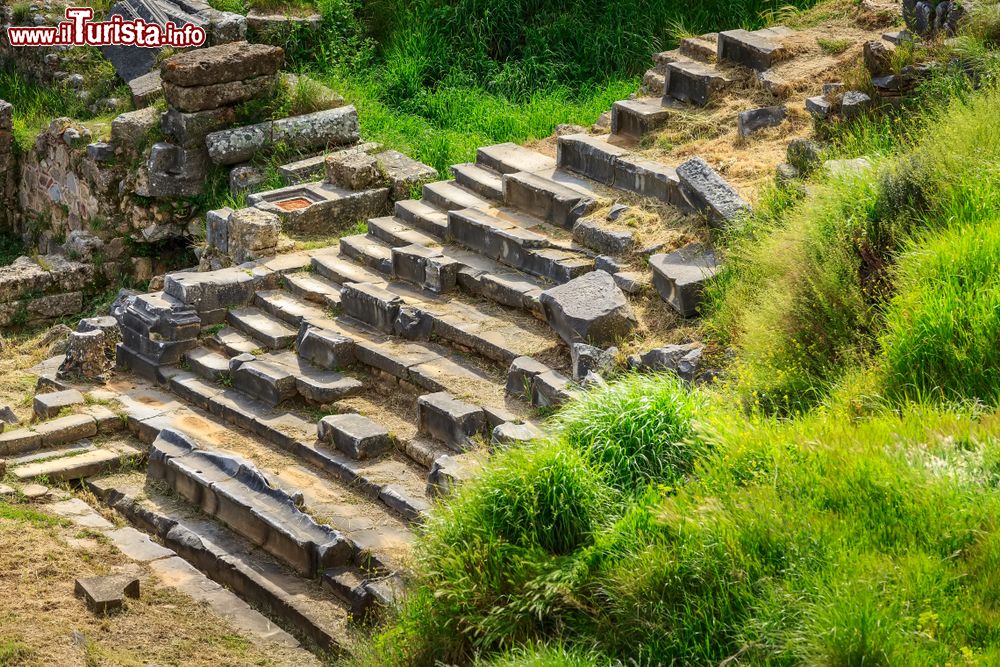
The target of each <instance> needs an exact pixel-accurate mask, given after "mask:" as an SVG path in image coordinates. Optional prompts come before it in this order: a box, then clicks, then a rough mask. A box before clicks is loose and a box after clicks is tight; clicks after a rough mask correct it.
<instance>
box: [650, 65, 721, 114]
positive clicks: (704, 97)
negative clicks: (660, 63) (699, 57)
mask: <svg viewBox="0 0 1000 667" xmlns="http://www.w3.org/2000/svg"><path fill="white" fill-rule="evenodd" d="M731 84H732V79H730V78H729V77H728V76H726V75H725V74H723V73H722V72H720V71H719V70H717V69H715V68H714V67H712V66H711V65H706V64H705V63H700V62H696V61H693V60H688V61H684V60H678V61H674V62H671V63H667V74H666V91H665V92H664V98H668V97H669V98H673V99H675V100H679V101H681V102H689V103H691V104H694V105H696V106H700V107H703V106H705V105H707V104H708V103H709V102H711V101H712V100H713V99H714V98H715V97H716V96H717V95H718V94H719V93H721V92H722V91H724V90H725V89H726V88H728V87H729V86H730V85H731Z"/></svg>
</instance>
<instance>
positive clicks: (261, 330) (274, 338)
mask: <svg viewBox="0 0 1000 667" xmlns="http://www.w3.org/2000/svg"><path fill="white" fill-rule="evenodd" d="M226 321H227V322H228V323H229V324H230V325H231V326H232V327H233V328H235V329H238V330H239V331H242V332H243V333H245V334H246V335H248V336H250V337H251V338H253V339H254V340H256V341H259V342H260V343H261V344H262V345H263V346H264V347H266V348H267V349H270V350H280V349H285V348H287V347H289V346H290V345H291V344H292V343H294V342H295V337H296V336H297V335H298V333H299V332H298V331H297V330H296V329H293V328H292V327H290V326H288V324H286V323H285V322H283V321H281V320H280V319H278V318H277V317H275V316H273V315H271V314H269V313H266V312H264V311H263V310H261V309H260V308H256V307H253V306H249V307H246V308H233V309H230V310H229V312H227V313H226Z"/></svg>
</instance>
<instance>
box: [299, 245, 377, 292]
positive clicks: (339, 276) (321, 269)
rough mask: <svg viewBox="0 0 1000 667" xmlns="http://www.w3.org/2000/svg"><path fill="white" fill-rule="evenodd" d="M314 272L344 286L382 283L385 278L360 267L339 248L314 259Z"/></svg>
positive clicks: (320, 254)
mask: <svg viewBox="0 0 1000 667" xmlns="http://www.w3.org/2000/svg"><path fill="white" fill-rule="evenodd" d="M312 262H313V263H312V266H313V270H314V271H315V272H316V273H317V274H319V275H321V276H323V277H324V278H326V279H327V280H331V281H333V282H335V283H337V284H338V285H340V286H343V285H344V284H345V283H380V282H384V281H385V277H384V276H383V275H381V274H379V273H376V272H375V271H372V270H371V269H368V268H365V267H363V266H360V265H358V264H356V263H354V262H352V261H350V258H347V257H345V256H343V255H341V253H340V249H339V248H332V249H330V250H328V251H326V252H321V253H317V254H316V255H314V256H313V259H312Z"/></svg>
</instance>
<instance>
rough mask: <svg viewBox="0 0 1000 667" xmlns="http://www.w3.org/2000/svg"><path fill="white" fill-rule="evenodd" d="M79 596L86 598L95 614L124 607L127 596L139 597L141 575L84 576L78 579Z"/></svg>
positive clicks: (88, 605) (76, 588) (77, 589)
mask: <svg viewBox="0 0 1000 667" xmlns="http://www.w3.org/2000/svg"><path fill="white" fill-rule="evenodd" d="M75 591H76V594H77V596H79V597H82V598H84V600H86V602H87V608H89V609H90V611H92V612H93V613H95V614H106V613H108V612H112V611H116V610H118V609H120V608H121V607H122V605H123V604H124V602H125V598H126V597H129V598H133V599H137V598H138V597H139V577H136V576H134V575H112V576H108V577H83V578H80V579H77V580H76V586H75Z"/></svg>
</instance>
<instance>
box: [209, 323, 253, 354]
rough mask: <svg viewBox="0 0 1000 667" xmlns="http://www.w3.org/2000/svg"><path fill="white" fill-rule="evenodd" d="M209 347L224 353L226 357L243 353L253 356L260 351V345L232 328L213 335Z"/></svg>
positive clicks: (226, 328)
mask: <svg viewBox="0 0 1000 667" xmlns="http://www.w3.org/2000/svg"><path fill="white" fill-rule="evenodd" d="M209 345H211V346H212V347H214V348H215V349H217V350H219V351H221V352H223V353H225V356H226V357H235V356H236V355H238V354H244V353H246V354H253V353H254V352H257V351H259V350H260V349H261V346H260V343H258V342H257V341H256V340H254V339H253V338H251V337H250V336H248V335H246V334H245V333H243V332H242V331H238V330H236V329H234V328H232V327H224V328H223V329H220V330H219V331H217V332H216V333H215V334H213V335H212V338H211V339H210V340H209Z"/></svg>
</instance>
